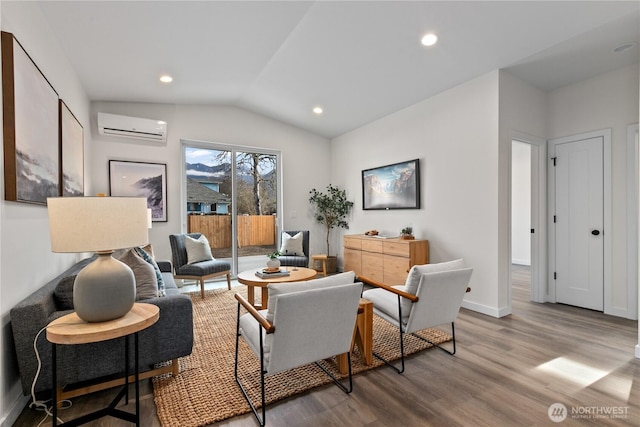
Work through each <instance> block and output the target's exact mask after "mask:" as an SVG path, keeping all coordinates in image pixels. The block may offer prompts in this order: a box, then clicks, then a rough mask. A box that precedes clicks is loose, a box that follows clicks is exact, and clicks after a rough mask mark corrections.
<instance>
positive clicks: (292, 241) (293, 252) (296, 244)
mask: <svg viewBox="0 0 640 427" xmlns="http://www.w3.org/2000/svg"><path fill="white" fill-rule="evenodd" d="M280 254H282V255H289V256H304V255H305V253H304V250H303V249H302V232H299V233H297V234H296V235H295V236H292V235H290V234H289V233H287V232H286V231H285V232H283V233H282V244H281V245H280Z"/></svg>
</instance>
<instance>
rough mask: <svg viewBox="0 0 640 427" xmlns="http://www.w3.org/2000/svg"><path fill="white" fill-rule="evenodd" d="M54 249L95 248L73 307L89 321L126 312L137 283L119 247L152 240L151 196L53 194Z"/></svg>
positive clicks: (80, 275)
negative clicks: (116, 254)
mask: <svg viewBox="0 0 640 427" xmlns="http://www.w3.org/2000/svg"><path fill="white" fill-rule="evenodd" d="M47 203H48V211H49V227H50V232H51V250H52V251H53V252H71V253H74V252H77V253H80V252H96V253H97V254H98V257H97V259H96V260H95V261H93V262H92V263H91V264H89V265H87V266H86V267H85V268H84V269H82V271H80V273H78V275H77V276H76V280H75V282H74V285H73V306H74V309H75V310H76V312H77V313H78V316H79V317H80V318H81V319H83V320H85V321H87V322H103V321H107V320H112V319H117V318H119V317H122V316H124V315H125V314H126V313H127V312H128V311H129V310H130V309H131V307H132V306H133V303H134V302H135V298H136V282H135V278H134V275H133V272H132V271H131V268H129V267H128V266H127V265H126V264H124V263H122V262H120V261H118V260H116V259H114V258H113V257H112V256H111V254H112V253H113V251H114V250H116V249H123V248H130V247H134V246H142V245H146V244H147V243H149V234H148V228H147V227H148V223H147V201H146V199H145V198H143V197H51V198H48V199H47Z"/></svg>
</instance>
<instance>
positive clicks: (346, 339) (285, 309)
mask: <svg viewBox="0 0 640 427" xmlns="http://www.w3.org/2000/svg"><path fill="white" fill-rule="evenodd" d="M354 279H355V274H354V273H353V272H349V273H342V274H338V275H335V276H330V277H327V278H322V279H316V280H310V281H308V282H297V283H280V284H271V285H269V286H268V291H269V302H268V308H267V310H261V311H258V310H256V309H255V308H254V307H253V305H252V304H250V303H249V302H248V301H247V300H246V299H245V298H244V297H242V296H241V295H239V294H236V300H237V301H238V319H237V336H236V357H235V378H236V382H237V383H238V386H239V387H240V390H241V391H242V393H243V394H244V397H245V399H247V402H248V403H249V406H251V409H252V411H253V414H254V415H255V417H256V419H257V420H258V422H259V423H260V425H261V426H264V423H265V395H264V387H265V385H264V384H265V382H264V378H265V375H271V374H275V373H278V372H281V371H284V370H288V369H292V368H296V367H298V366H302V365H306V364H309V363H312V362H317V361H319V360H323V359H326V358H329V357H332V356H336V355H339V354H344V353H347V354H348V353H349V351H350V349H351V339H352V335H353V328H354V326H355V322H356V316H357V312H358V304H359V301H360V294H361V293H362V283H354ZM242 307H244V309H245V310H246V311H247V313H246V314H244V315H242V316H241V308H242ZM240 337H242V338H243V339H244V341H246V343H247V344H248V346H249V348H250V349H251V350H252V352H253V353H254V354H255V355H256V356H257V357H258V359H259V360H260V383H261V384H260V387H261V391H262V392H261V404H262V414H261V415H260V414H258V411H257V409H256V407H255V405H254V404H253V403H252V402H251V399H250V398H249V396H248V395H247V392H246V390H245V388H244V386H243V385H242V381H241V380H240V378H239V375H238V353H239V352H238V350H239V339H240ZM348 361H349V362H348V364H349V377H348V386H345V385H344V384H342V383H341V382H340V381H339V380H338V379H337V378H335V377H334V376H333V375H331V373H330V372H329V371H327V370H326V369H325V368H324V367H323V366H321V365H320V364H318V363H316V365H317V366H318V367H320V369H322V370H323V371H324V372H325V373H326V374H327V375H329V376H330V377H331V378H332V379H333V381H334V382H335V383H336V384H337V385H338V386H339V387H340V388H341V389H342V390H343V391H344V392H346V393H350V392H351V390H352V388H353V387H352V381H351V360H350V357H348Z"/></svg>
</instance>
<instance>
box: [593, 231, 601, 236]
mask: <svg viewBox="0 0 640 427" xmlns="http://www.w3.org/2000/svg"><path fill="white" fill-rule="evenodd" d="M591 234H593V235H594V236H598V235H599V234H600V230H591Z"/></svg>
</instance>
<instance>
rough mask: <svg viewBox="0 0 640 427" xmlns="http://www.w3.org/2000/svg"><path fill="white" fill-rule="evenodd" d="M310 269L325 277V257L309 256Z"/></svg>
mask: <svg viewBox="0 0 640 427" xmlns="http://www.w3.org/2000/svg"><path fill="white" fill-rule="evenodd" d="M316 263H318V264H317V265H318V267H316ZM311 267H312V268H313V269H314V270H316V271H317V272H318V273H322V275H323V276H324V277H327V255H326V254H320V255H311Z"/></svg>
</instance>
